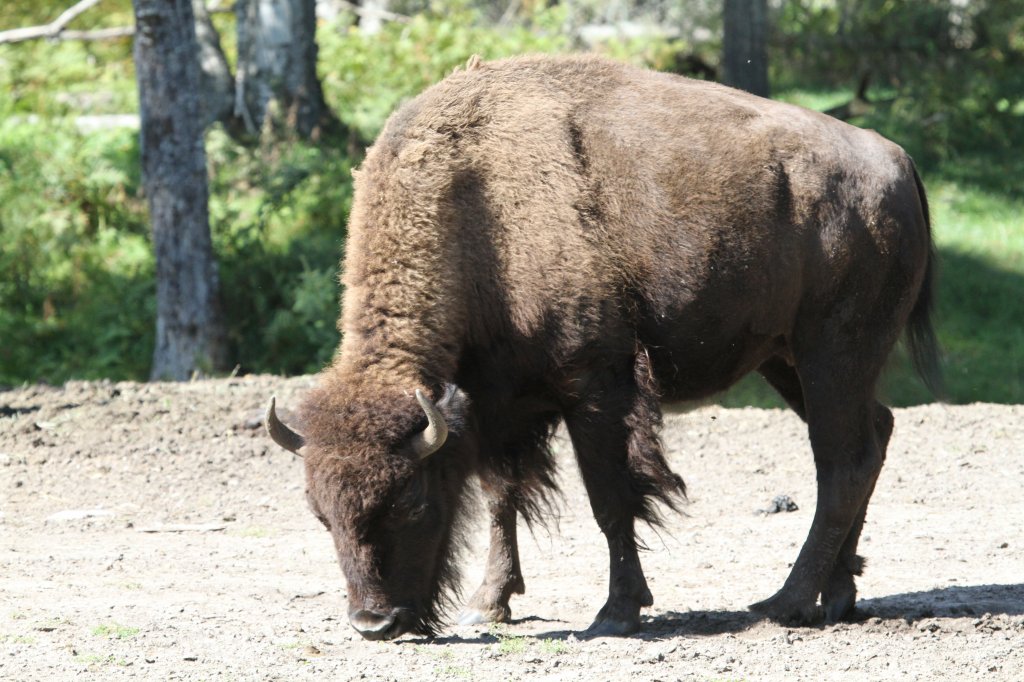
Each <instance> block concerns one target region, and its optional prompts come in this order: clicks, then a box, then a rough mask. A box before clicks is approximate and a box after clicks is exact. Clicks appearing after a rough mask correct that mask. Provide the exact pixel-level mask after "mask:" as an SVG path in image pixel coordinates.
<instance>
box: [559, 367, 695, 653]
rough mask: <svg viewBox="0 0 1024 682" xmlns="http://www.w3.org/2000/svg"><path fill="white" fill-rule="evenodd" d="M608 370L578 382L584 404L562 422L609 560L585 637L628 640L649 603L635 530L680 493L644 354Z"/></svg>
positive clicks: (651, 602)
mask: <svg viewBox="0 0 1024 682" xmlns="http://www.w3.org/2000/svg"><path fill="white" fill-rule="evenodd" d="M619 369H620V371H619V372H616V370H615V368H614V367H608V368H606V369H604V370H602V371H601V372H600V373H595V374H590V375H587V376H586V377H585V378H584V379H583V382H582V383H583V387H584V391H583V392H582V393H583V395H586V396H589V397H588V398H584V399H583V401H582V402H581V403H579V404H577V405H576V406H575V407H574V409H572V410H569V411H567V413H566V415H565V423H566V428H567V429H568V431H569V436H570V438H571V439H572V443H573V447H574V448H575V450H576V458H577V460H578V462H579V467H580V473H581V474H582V476H583V483H584V485H585V486H586V489H587V495H588V497H589V498H590V506H591V509H592V510H593V512H594V518H595V519H596V520H597V523H598V525H599V526H600V528H601V531H602V532H603V533H604V535H605V537H606V539H607V540H608V552H609V560H610V570H609V580H608V601H607V602H606V603H605V605H604V607H603V608H602V609H601V610H600V612H599V613H598V614H597V618H596V619H595V620H594V623H593V624H592V625H591V626H590V628H589V629H588V630H587V634H588V635H591V636H602V635H626V634H630V633H633V632H636V631H637V630H638V629H639V628H640V609H641V608H642V607H645V606H650V605H651V604H653V603H654V599H653V597H652V595H651V591H650V590H649V589H648V587H647V580H646V579H645V578H644V574H643V570H642V568H641V566H640V557H639V556H638V553H637V538H636V532H635V522H636V519H637V518H638V517H639V518H641V519H643V520H646V521H648V522H651V521H653V520H654V518H655V515H654V513H653V509H652V507H651V504H652V500H651V498H657V499H660V500H662V501H664V502H667V503H668V504H670V505H671V504H673V500H674V498H675V496H677V495H682V494H683V493H684V487H683V482H682V479H680V478H679V477H678V476H676V475H675V474H673V473H672V472H671V471H670V470H669V468H668V464H667V463H666V462H665V459H664V457H663V455H662V451H661V444H660V441H659V440H658V437H657V430H658V428H659V426H660V424H661V408H660V406H659V404H658V398H657V392H656V390H655V389H654V386H653V385H652V382H653V378H652V376H651V373H650V371H649V368H648V366H647V356H646V354H643V353H641V354H639V355H638V356H637V357H636V358H635V359H634V365H633V366H632V367H629V366H627V367H622V368H619Z"/></svg>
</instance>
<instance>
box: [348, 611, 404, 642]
mask: <svg viewBox="0 0 1024 682" xmlns="http://www.w3.org/2000/svg"><path fill="white" fill-rule="evenodd" d="M348 621H349V622H350V623H352V627H354V628H355V629H356V631H357V632H358V633H359V634H361V635H362V636H363V637H365V638H366V639H384V638H385V637H387V634H388V631H389V630H390V629H391V626H392V625H394V623H395V616H394V614H387V615H385V614H382V613H376V612H374V611H367V610H365V609H360V610H359V611H355V612H353V613H351V614H349V617H348Z"/></svg>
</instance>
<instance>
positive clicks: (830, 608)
mask: <svg viewBox="0 0 1024 682" xmlns="http://www.w3.org/2000/svg"><path fill="white" fill-rule="evenodd" d="M856 601H857V590H856V588H855V587H854V586H853V580H852V579H851V580H849V581H848V583H845V584H838V585H833V584H830V585H829V588H827V589H826V590H825V591H824V592H822V593H821V605H822V608H824V610H825V622H827V623H838V622H839V621H844V620H845V621H848V620H853V619H854V617H855V614H856V609H854V606H853V605H854V603H855V602H856Z"/></svg>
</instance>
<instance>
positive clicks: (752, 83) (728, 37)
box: [722, 0, 770, 97]
mask: <svg viewBox="0 0 1024 682" xmlns="http://www.w3.org/2000/svg"><path fill="white" fill-rule="evenodd" d="M767 5H768V3H767V0H724V3H723V9H722V12H723V16H722V18H723V19H724V24H725V31H724V35H723V38H722V53H723V54H722V66H723V72H724V73H723V78H724V81H725V83H726V85H731V86H733V87H736V88H740V89H741V90H746V91H747V92H752V93H754V94H755V95H760V96H762V97H768V96H769V94H770V90H769V87H768V56H767V52H766V48H765V42H766V39H767V34H768V6H767Z"/></svg>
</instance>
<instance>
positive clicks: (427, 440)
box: [412, 388, 448, 459]
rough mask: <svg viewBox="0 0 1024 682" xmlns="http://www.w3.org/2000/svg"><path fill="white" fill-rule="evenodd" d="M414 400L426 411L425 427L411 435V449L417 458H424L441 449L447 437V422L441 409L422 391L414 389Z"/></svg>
mask: <svg viewBox="0 0 1024 682" xmlns="http://www.w3.org/2000/svg"><path fill="white" fill-rule="evenodd" d="M416 400H418V401H419V403H420V407H422V408H423V411H424V412H426V413H427V428H425V429H423V431H421V432H420V433H417V434H416V435H415V436H413V439H412V450H413V452H414V453H416V457H417V458H419V459H426V458H427V457H430V456H431V455H432V454H434V453H435V452H437V451H438V450H440V449H441V446H442V445H444V441H445V439H446V438H448V424H446V423H445V421H444V416H442V415H441V411H440V410H439V409H437V405H435V404H434V403H433V402H432V401H431V400H430V399H429V398H427V396H425V395H423V391H421V390H419V389H418V388H417V389H416Z"/></svg>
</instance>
